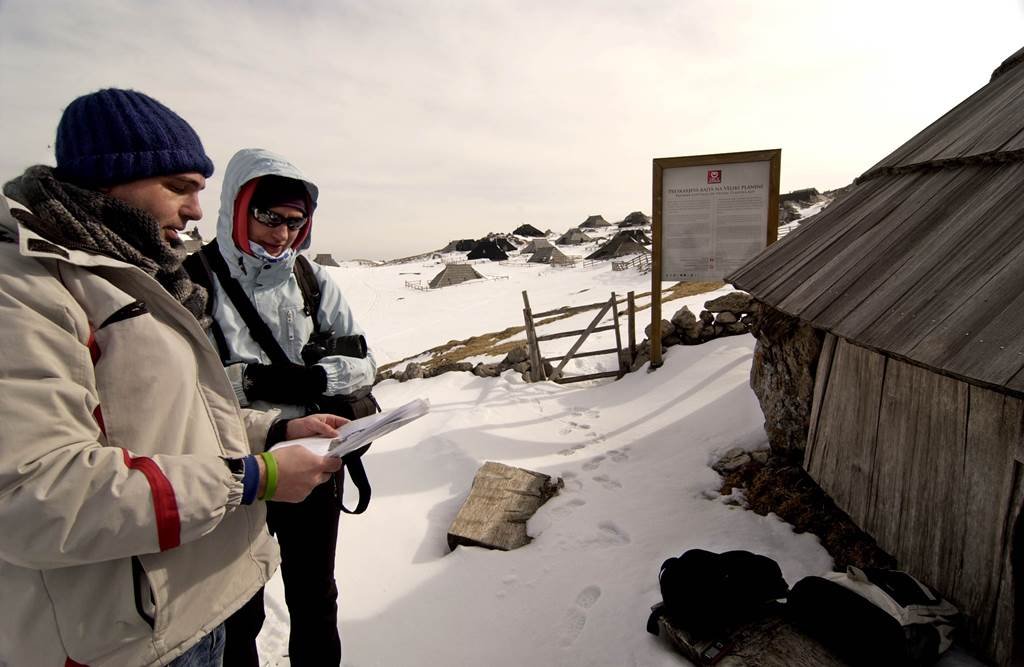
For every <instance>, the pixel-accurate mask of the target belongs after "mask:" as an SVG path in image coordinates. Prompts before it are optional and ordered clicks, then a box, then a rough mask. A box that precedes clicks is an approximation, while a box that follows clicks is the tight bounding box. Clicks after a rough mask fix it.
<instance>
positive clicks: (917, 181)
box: [727, 49, 1024, 396]
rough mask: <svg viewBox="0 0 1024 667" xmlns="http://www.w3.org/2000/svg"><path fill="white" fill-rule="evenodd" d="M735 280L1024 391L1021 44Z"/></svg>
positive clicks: (786, 308) (894, 345)
mask: <svg viewBox="0 0 1024 667" xmlns="http://www.w3.org/2000/svg"><path fill="white" fill-rule="evenodd" d="M727 279H728V280H729V281H730V282H731V283H732V284H733V285H735V286H736V287H738V288H740V289H744V290H746V291H748V292H750V293H751V294H752V295H754V296H755V297H756V298H758V299H759V300H761V301H764V302H765V303H768V304H769V305H771V306H773V307H775V308H777V309H779V310H781V311H783V312H785V313H788V314H790V315H793V316H796V317H798V318H800V319H802V320H804V321H806V322H809V323H810V324H812V325H813V326H815V327H817V328H820V329H825V330H827V331H831V332H832V333H834V334H836V335H838V336H841V337H843V338H846V339H848V340H851V341H853V342H855V343H857V344H859V345H862V346H864V347H867V348H870V349H874V350H878V351H881V352H884V353H886V354H888V355H890V356H894V357H896V358H901V359H905V360H907V361H910V362H912V363H915V364H918V365H921V366H925V367H928V368H931V369H933V370H935V371H937V372H940V373H943V374H946V375H950V376H953V377H957V378H960V379H963V380H966V381H968V382H973V383H975V384H980V385H983V386H990V387H993V388H998V389H1000V390H1002V391H1007V392H1009V393H1011V394H1015V395H1018V396H1024V49H1022V50H1021V51H1018V52H1017V53H1016V54H1014V56H1012V57H1011V58H1009V59H1008V60H1007V61H1006V62H1005V63H1004V64H1003V66H1001V67H1000V69H998V70H996V73H995V74H994V75H993V78H992V80H991V81H990V82H989V84H988V85H986V86H985V87H984V88H982V89H981V90H979V91H978V92H977V93H975V94H974V95H972V96H971V97H969V98H968V99H967V100H965V101H964V102H962V103H961V104H959V105H958V106H957V107H955V108H954V109H952V110H951V111H949V112H948V113H947V114H945V115H944V116H942V117H941V118H940V119H938V120H937V121H935V122H934V123H932V124H931V125H930V126H929V127H927V128H926V129H925V130H923V131H922V132H920V133H919V134H917V135H916V136H915V137H913V138H912V139H911V140H910V141H908V142H907V143H905V144H904V145H903V146H901V147H900V148H898V149H897V150H895V151H894V152H893V153H892V154H891V155H889V156H888V157H886V158H885V159H884V160H882V161H881V162H879V163H878V164H877V165H875V166H874V167H872V168H871V169H869V170H868V171H867V172H865V174H864V175H863V176H861V177H860V178H859V179H858V180H857V183H856V185H855V186H854V187H853V188H852V189H851V190H850V192H849V193H848V194H847V195H846V196H844V197H842V198H841V199H840V200H838V201H836V202H835V203H833V204H832V205H831V206H829V207H828V208H826V209H825V210H824V211H823V212H822V213H820V214H819V215H818V216H816V217H815V218H813V219H811V220H810V221H808V222H807V223H805V224H804V225H801V226H800V227H798V228H797V229H796V230H795V231H793V232H792V233H790V234H788V235H787V236H786V237H785V238H784V239H782V240H781V241H779V242H777V243H775V244H773V245H771V246H769V247H768V248H767V249H765V250H764V251H763V252H762V253H760V254H759V255H758V256H757V257H755V258H754V259H753V260H751V261H750V262H748V263H747V264H746V265H745V266H743V267H742V268H740V269H739V270H737V271H736V272H735V273H733V274H732V275H731V276H728V278H727Z"/></svg>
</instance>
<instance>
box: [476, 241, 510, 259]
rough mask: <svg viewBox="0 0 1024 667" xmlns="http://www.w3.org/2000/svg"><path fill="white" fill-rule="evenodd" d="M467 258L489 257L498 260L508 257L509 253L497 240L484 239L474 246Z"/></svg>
mask: <svg viewBox="0 0 1024 667" xmlns="http://www.w3.org/2000/svg"><path fill="white" fill-rule="evenodd" d="M466 259H489V260H491V261H494V262H497V261H502V260H506V259H508V255H507V254H505V251H504V250H502V249H501V248H500V247H499V246H498V243H497V241H494V240H492V239H484V240H482V241H478V242H477V244H476V245H475V246H473V249H472V250H470V251H469V254H468V255H466Z"/></svg>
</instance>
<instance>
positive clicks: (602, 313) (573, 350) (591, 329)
mask: <svg viewBox="0 0 1024 667" xmlns="http://www.w3.org/2000/svg"><path fill="white" fill-rule="evenodd" d="M613 303H614V299H612V300H609V301H608V303H606V304H605V305H604V308H602V309H601V310H600V311H598V313H597V316H596V317H594V319H593V320H592V321H591V322H590V325H589V326H588V327H587V328H586V329H585V330H584V331H583V332H582V333H581V335H580V337H579V340H577V341H576V342H575V343H573V344H572V347H570V348H569V351H568V352H566V353H565V358H564V359H562V361H561V363H559V364H558V366H556V367H555V370H554V371H553V372H552V373H551V379H552V380H554V379H557V378H558V377H560V376H561V375H562V369H563V368H565V365H566V364H567V363H569V360H570V359H572V355H573V354H575V353H576V350H578V349H580V346H581V345H583V343H584V341H586V340H587V337H588V336H590V334H591V333H592V332H594V331H606V330H607V329H608V327H598V326H597V323H598V322H600V321H601V320H602V318H604V316H605V313H607V312H608V309H609V308H611V306H612V304H613Z"/></svg>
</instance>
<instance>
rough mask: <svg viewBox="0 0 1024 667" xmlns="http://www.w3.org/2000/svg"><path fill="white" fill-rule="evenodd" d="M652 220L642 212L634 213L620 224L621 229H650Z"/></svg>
mask: <svg viewBox="0 0 1024 667" xmlns="http://www.w3.org/2000/svg"><path fill="white" fill-rule="evenodd" d="M650 226H651V219H650V218H649V217H648V216H646V215H644V214H643V213H642V212H641V211H633V212H632V213H630V214H629V215H627V216H626V217H625V218H623V219H622V222H620V223H619V227H650Z"/></svg>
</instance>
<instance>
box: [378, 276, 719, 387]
mask: <svg viewBox="0 0 1024 667" xmlns="http://www.w3.org/2000/svg"><path fill="white" fill-rule="evenodd" d="M724 284H725V283H722V282H683V283H678V284H676V285H674V286H673V287H671V288H669V289H666V290H662V293H661V301H662V303H665V302H666V301H673V300H675V299H682V298H683V297H687V296H695V295H697V294H704V293H707V292H713V291H714V290H716V289H718V288H720V287H721V286H722V285H724ZM650 295H651V293H650V292H643V293H641V294H637V295H635V298H637V299H639V298H643V297H649V296H650ZM605 303H607V302H606V301H601V302H599V303H589V304H586V305H583V306H564V307H562V308H557V309H555V310H549V311H545V312H544V313H543V314H542V315H541V317H538V318H537V319H536V320H535V322H534V323H535V325H536V326H538V327H540V326H544V325H546V324H551V323H552V322H557V321H559V320H564V319H566V318H568V317H572V316H573V315H578V314H580V313H583V312H586V311H588V310H597V309H599V308H601V307H602V306H604V304H605ZM616 303H619V304H625V303H626V297H625V296H623V297H621V298H618V299H616ZM650 307H651V304H650V303H647V304H645V305H642V306H637V308H636V309H637V312H639V311H642V310H647V309H648V308H650ZM525 330H526V327H525V326H521V327H508V328H507V329H502V330H501V331H494V332H491V333H485V334H480V335H479V336H471V337H469V338H466V339H465V340H450V341H448V342H447V343H444V344H442V345H438V346H436V347H432V348H430V349H429V350H426V351H424V352H421V353H420V354H416V355H414V356H411V357H406V358H405V359H401V360H399V361H393V362H391V363H390V364H385V365H384V366H381V367H380V369H379V370H380V372H383V371H388V370H391V369H394V368H396V367H402V366H404V365H405V364H407V363H409V361H410V360H412V359H416V358H418V357H422V356H424V355H429V358H427V359H425V360H424V361H421V362H419V363H420V365H422V366H423V369H424V371H427V372H429V371H430V370H432V369H434V368H437V367H439V366H446V365H448V364H454V363H457V362H460V361H462V360H464V359H468V358H470V357H477V356H491V357H499V356H503V355H506V354H508V353H509V352H511V351H512V350H514V349H515V348H517V347H522V346H524V345H526V337H525V336H523V337H522V338H514V339H512V340H507V339H509V338H511V337H513V336H519V335H522V334H523V332H524V331H525Z"/></svg>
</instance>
